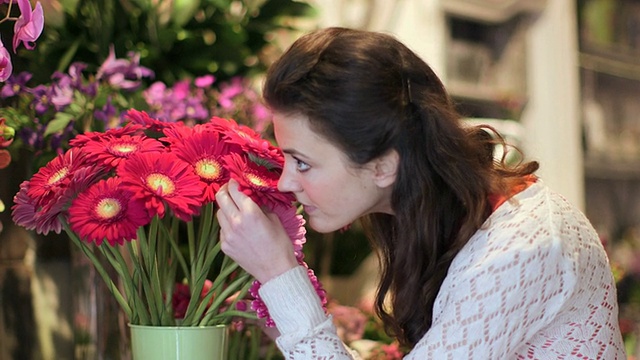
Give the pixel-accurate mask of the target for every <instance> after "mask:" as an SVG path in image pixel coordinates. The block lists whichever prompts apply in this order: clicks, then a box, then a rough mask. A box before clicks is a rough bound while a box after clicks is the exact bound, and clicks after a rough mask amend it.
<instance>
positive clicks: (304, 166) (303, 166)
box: [296, 159, 311, 172]
mask: <svg viewBox="0 0 640 360" xmlns="http://www.w3.org/2000/svg"><path fill="white" fill-rule="evenodd" d="M310 168H311V166H310V165H309V164H307V163H306V162H304V161H302V160H298V159H296V169H297V170H298V171H299V172H305V171H307V170H309V169H310Z"/></svg>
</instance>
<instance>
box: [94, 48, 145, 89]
mask: <svg viewBox="0 0 640 360" xmlns="http://www.w3.org/2000/svg"><path fill="white" fill-rule="evenodd" d="M129 57H130V60H125V59H116V54H115V50H114V49H113V46H111V47H110V48H109V56H108V57H107V59H106V60H105V61H104V63H102V65H100V68H99V69H98V73H97V74H96V78H97V79H98V80H105V81H107V83H109V84H110V85H111V86H113V87H115V88H117V89H123V90H136V89H137V88H138V87H140V85H141V84H142V81H141V80H142V78H147V77H153V76H154V72H153V71H152V70H151V69H148V68H146V67H144V66H140V54H132V53H130V54H129Z"/></svg>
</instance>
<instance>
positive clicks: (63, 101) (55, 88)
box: [51, 82, 73, 111]
mask: <svg viewBox="0 0 640 360" xmlns="http://www.w3.org/2000/svg"><path fill="white" fill-rule="evenodd" d="M71 102H73V88H72V87H71V85H70V83H67V82H60V83H58V84H53V85H52V86H51V103H52V104H53V105H54V106H55V107H56V110H58V111H60V110H62V109H64V108H65V107H67V106H68V105H69V104H71Z"/></svg>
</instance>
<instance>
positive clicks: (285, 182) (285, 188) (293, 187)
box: [278, 169, 300, 193]
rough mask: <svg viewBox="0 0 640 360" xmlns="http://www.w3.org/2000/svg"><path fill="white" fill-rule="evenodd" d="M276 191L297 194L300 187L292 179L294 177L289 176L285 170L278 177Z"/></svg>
mask: <svg viewBox="0 0 640 360" xmlns="http://www.w3.org/2000/svg"><path fill="white" fill-rule="evenodd" d="M278 190H280V191H281V192H293V193H295V192H298V191H300V185H299V184H298V182H297V181H296V180H295V179H294V177H293V176H292V175H291V174H289V171H287V170H286V169H285V170H283V171H282V174H281V175H280V179H279V180H278Z"/></svg>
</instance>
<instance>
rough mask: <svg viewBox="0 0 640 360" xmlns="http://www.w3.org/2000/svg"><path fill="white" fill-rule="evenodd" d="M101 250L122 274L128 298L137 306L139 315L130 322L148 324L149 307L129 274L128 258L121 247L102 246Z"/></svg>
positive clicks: (133, 305) (134, 306) (131, 304)
mask: <svg viewBox="0 0 640 360" xmlns="http://www.w3.org/2000/svg"><path fill="white" fill-rule="evenodd" d="M100 250H101V251H102V253H103V254H104V255H105V257H106V258H107V259H109V262H110V263H111V265H112V266H113V268H114V269H115V270H116V272H117V273H118V274H119V275H120V278H121V279H122V282H123V285H124V287H125V293H126V294H127V299H128V300H129V305H130V306H131V307H132V308H135V309H136V311H135V314H137V315H138V316H137V317H136V316H133V317H131V318H130V322H131V323H132V324H135V323H137V322H138V321H140V322H142V323H144V324H148V323H149V314H148V313H147V309H146V307H145V306H144V303H143V302H142V299H140V294H139V293H138V290H137V288H136V286H135V284H134V283H133V279H132V277H131V276H130V274H129V267H128V265H127V262H126V260H125V259H124V257H123V256H122V254H121V253H120V251H119V248H116V247H113V246H106V247H102V246H101V247H100ZM138 318H139V319H138Z"/></svg>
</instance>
